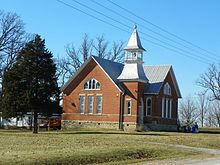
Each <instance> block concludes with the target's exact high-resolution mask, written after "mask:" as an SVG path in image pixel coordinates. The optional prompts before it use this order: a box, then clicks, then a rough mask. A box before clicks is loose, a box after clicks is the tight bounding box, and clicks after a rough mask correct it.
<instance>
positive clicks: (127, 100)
mask: <svg viewBox="0 0 220 165" xmlns="http://www.w3.org/2000/svg"><path fill="white" fill-rule="evenodd" d="M128 102H130V113H129V114H128ZM125 103H126V106H125V107H126V110H127V113H126V115H127V116H131V114H132V113H131V111H132V101H131V99H126V100H125Z"/></svg>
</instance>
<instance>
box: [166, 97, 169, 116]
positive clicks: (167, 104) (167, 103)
mask: <svg viewBox="0 0 220 165" xmlns="http://www.w3.org/2000/svg"><path fill="white" fill-rule="evenodd" d="M168 108H169V99H168V98H166V116H165V117H166V118H168V112H169V109H168Z"/></svg>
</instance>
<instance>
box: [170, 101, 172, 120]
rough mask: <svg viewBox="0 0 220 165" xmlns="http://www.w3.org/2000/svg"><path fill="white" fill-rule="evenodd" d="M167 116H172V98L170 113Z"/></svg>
mask: <svg viewBox="0 0 220 165" xmlns="http://www.w3.org/2000/svg"><path fill="white" fill-rule="evenodd" d="M169 118H172V99H170V114H169Z"/></svg>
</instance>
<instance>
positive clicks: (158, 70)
mask: <svg viewBox="0 0 220 165" xmlns="http://www.w3.org/2000/svg"><path fill="white" fill-rule="evenodd" d="M92 59H93V60H95V62H96V63H97V64H98V65H99V66H100V67H101V68H102V69H103V70H104V72H105V73H106V74H107V76H108V77H109V78H110V79H111V80H112V81H113V82H114V83H115V85H116V86H117V87H118V88H119V89H120V90H121V91H124V89H123V88H122V86H120V81H119V80H118V79H117V78H118V76H119V75H120V74H121V72H122V70H123V67H124V65H123V64H121V63H117V62H113V61H110V60H106V59H103V58H99V57H96V56H92V57H91V58H89V59H88V61H86V64H87V63H88V62H89V61H90V60H92ZM86 64H85V65H83V66H82V67H83V68H84V67H86ZM83 68H80V69H79V71H78V72H77V73H76V74H75V75H74V76H73V77H72V78H71V79H70V80H69V81H68V82H67V83H66V84H65V85H64V87H63V88H62V90H64V89H65V88H66V87H67V86H68V84H69V83H70V82H71V81H74V79H75V77H76V76H77V74H79V72H80V71H81V70H82V69H83ZM169 71H171V76H173V79H174V84H175V88H176V90H177V93H178V95H179V97H181V94H180V91H179V88H178V84H177V82H176V79H175V75H174V73H173V70H172V66H171V65H159V66H144V72H145V75H146V77H147V78H148V80H149V83H148V88H147V89H146V91H145V93H147V94H157V93H159V91H160V88H161V86H162V85H163V82H164V80H165V78H166V76H167V74H168V72H169Z"/></svg>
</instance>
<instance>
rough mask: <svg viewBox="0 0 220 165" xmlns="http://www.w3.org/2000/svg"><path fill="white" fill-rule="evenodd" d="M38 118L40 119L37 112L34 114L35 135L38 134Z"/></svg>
mask: <svg viewBox="0 0 220 165" xmlns="http://www.w3.org/2000/svg"><path fill="white" fill-rule="evenodd" d="M37 118H38V114H37V112H34V131H33V133H38V124H37Z"/></svg>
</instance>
